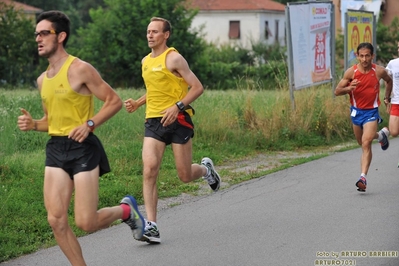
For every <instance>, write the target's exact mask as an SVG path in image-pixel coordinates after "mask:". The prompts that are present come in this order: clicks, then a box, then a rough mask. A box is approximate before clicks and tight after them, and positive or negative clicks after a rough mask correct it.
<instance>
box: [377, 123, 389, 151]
mask: <svg viewBox="0 0 399 266" xmlns="http://www.w3.org/2000/svg"><path fill="white" fill-rule="evenodd" d="M379 133H380V134H381V135H382V140H381V141H380V144H381V149H382V150H384V151H385V150H386V149H388V147H389V140H388V137H389V130H388V128H386V127H384V128H383V129H381V130H380V132H379Z"/></svg>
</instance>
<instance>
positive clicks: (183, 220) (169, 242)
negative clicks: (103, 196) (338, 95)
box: [3, 139, 399, 266]
mask: <svg viewBox="0 0 399 266" xmlns="http://www.w3.org/2000/svg"><path fill="white" fill-rule="evenodd" d="M398 148H399V139H391V144H390V148H389V149H388V150H387V151H382V150H381V148H380V146H379V144H378V143H375V144H374V145H373V152H374V154H373V155H374V158H373V161H372V163H371V166H370V171H369V173H368V178H367V181H368V187H367V192H366V193H361V192H358V191H356V187H355V182H356V181H357V179H358V176H359V171H360V154H361V150H360V149H355V150H351V151H346V152H340V153H335V154H333V155H331V156H328V157H326V158H322V159H319V160H316V161H312V162H309V163H306V164H302V165H299V166H295V167H292V168H289V169H286V170H282V171H279V172H276V173H273V174H270V175H266V176H264V177H261V178H258V179H256V180H252V181H249V182H245V183H242V184H239V185H236V186H233V187H230V188H227V189H222V190H221V191H220V192H218V193H213V194H211V195H207V196H203V197H199V198H197V199H195V200H194V201H191V202H189V203H184V204H182V205H179V206H175V207H173V208H169V209H165V210H162V211H160V213H159V219H158V226H159V228H160V232H161V238H162V244H160V245H148V244H146V243H142V242H138V241H135V240H134V239H133V238H132V235H131V233H130V230H129V228H128V226H127V225H125V224H121V225H118V226H114V227H111V228H109V229H106V230H102V231H99V232H97V233H94V234H91V235H89V236H85V237H82V238H80V239H79V241H80V243H81V245H82V248H83V253H84V256H85V258H86V261H87V264H88V265H95V266H103V265H104V266H109V265H116V266H119V265H121V266H122V265H168V266H196V265H198V266H208V265H209V266H213V265H215V266H224V265H226V266H227V265H229V266H231V265H240V266H242V265H251V266H252V265H262V266H264V265H273V266H276V265H278V266H282V265H284V266H285V265H287V266H294V265H299V266H307V265H362V266H366V265H368V266H380V265H381V266H382V265H383V266H398V265H399V257H398V256H399V254H398V253H399V228H398V223H399V168H397V164H398V159H399V149H398ZM3 264H4V265H5V266H6V265H7V266H15V265H24V266H25V265H40V266H61V265H69V264H68V262H67V260H66V259H65V257H64V255H63V254H62V252H61V251H60V249H59V248H58V247H53V248H49V249H45V250H41V251H39V252H36V253H34V254H31V255H27V256H23V257H20V258H18V259H15V260H12V261H9V262H6V263H3Z"/></svg>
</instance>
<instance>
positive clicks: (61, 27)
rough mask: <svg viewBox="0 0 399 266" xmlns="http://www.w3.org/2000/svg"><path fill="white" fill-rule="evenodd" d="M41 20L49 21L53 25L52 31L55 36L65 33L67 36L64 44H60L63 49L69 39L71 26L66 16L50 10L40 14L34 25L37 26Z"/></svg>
mask: <svg viewBox="0 0 399 266" xmlns="http://www.w3.org/2000/svg"><path fill="white" fill-rule="evenodd" d="M42 20H48V21H50V22H51V23H52V24H53V27H54V30H55V32H56V33H57V34H58V33H60V32H65V33H66V35H67V36H66V38H65V40H64V42H63V43H62V44H63V46H64V47H65V46H66V44H67V42H68V39H69V33H70V24H71V22H70V20H69V18H68V16H67V15H65V14H64V13H62V12H61V11H57V10H50V11H45V12H43V13H40V15H39V16H38V17H37V19H36V24H38V23H39V22H40V21H42Z"/></svg>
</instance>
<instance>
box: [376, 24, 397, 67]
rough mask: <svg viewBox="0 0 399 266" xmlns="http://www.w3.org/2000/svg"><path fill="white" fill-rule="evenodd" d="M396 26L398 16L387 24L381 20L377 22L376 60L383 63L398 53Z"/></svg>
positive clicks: (386, 62)
mask: <svg viewBox="0 0 399 266" xmlns="http://www.w3.org/2000/svg"><path fill="white" fill-rule="evenodd" d="M398 28H399V20H398V17H395V19H394V20H393V21H392V23H391V25H389V26H385V25H384V24H382V22H381V21H379V22H378V24H377V60H378V61H379V62H381V63H382V64H384V65H386V64H388V62H389V60H391V59H392V58H394V57H396V56H397V55H398V42H399V31H398Z"/></svg>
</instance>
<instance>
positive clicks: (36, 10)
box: [0, 0, 43, 13]
mask: <svg viewBox="0 0 399 266" xmlns="http://www.w3.org/2000/svg"><path fill="white" fill-rule="evenodd" d="M0 3H4V4H6V5H7V6H14V8H15V9H16V10H22V11H24V12H25V13H40V12H42V11H43V10H42V9H40V8H36V7H34V6H30V5H26V4H23V3H19V2H16V1H12V0H0Z"/></svg>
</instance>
